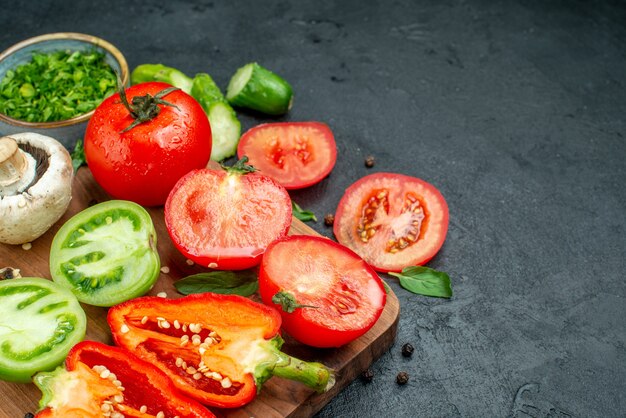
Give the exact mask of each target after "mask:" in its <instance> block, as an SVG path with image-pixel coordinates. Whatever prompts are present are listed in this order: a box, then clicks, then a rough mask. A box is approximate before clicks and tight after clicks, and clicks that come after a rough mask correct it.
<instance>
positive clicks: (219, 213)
mask: <svg viewBox="0 0 626 418" xmlns="http://www.w3.org/2000/svg"><path fill="white" fill-rule="evenodd" d="M165 222H166V225H167V229H168V232H169V234H170V237H171V238H172V241H173V242H174V244H175V245H176V247H177V248H178V249H179V250H180V251H181V252H182V253H183V254H184V255H186V256H187V257H188V258H189V259H191V260H193V261H194V262H196V263H198V264H200V265H203V266H207V267H209V268H214V269H220V270H241V269H246V268H249V267H252V266H255V265H257V264H258V263H259V262H260V261H261V256H262V254H263V252H264V251H265V248H266V247H267V246H268V245H269V244H270V243H271V242H272V241H274V240H275V239H277V238H280V237H283V236H285V235H286V234H287V231H288V230H289V226H290V225H291V200H290V197H289V194H288V193H287V191H286V190H285V189H284V188H283V187H282V186H281V185H280V184H278V183H277V182H276V181H275V180H273V179H271V178H269V177H267V176H263V175H260V174H257V173H250V174H245V175H240V174H229V173H227V172H226V171H223V170H210V169H203V170H195V171H193V172H191V173H189V174H187V175H186V176H185V177H183V178H182V179H181V180H180V181H179V182H178V183H177V184H176V186H175V187H174V189H173V190H172V193H171V194H170V196H169V198H168V200H167V203H166V204H165Z"/></svg>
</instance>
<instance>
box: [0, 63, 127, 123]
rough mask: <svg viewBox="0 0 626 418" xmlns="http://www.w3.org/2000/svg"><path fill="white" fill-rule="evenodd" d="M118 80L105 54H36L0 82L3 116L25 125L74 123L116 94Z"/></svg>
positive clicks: (0, 108)
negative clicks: (66, 121) (57, 122)
mask: <svg viewBox="0 0 626 418" xmlns="http://www.w3.org/2000/svg"><path fill="white" fill-rule="evenodd" d="M116 80H117V75H116V73H115V71H114V70H113V69H112V68H111V66H110V65H108V64H107V63H106V62H105V60H104V54H103V53H100V52H97V51H74V52H72V51H55V52H51V53H39V52H35V53H33V56H32V60H31V61H30V62H28V63H26V64H22V65H19V66H17V67H16V68H14V69H12V70H9V71H7V72H6V74H5V76H4V78H3V79H2V81H0V113H3V114H5V115H7V116H9V117H11V118H13V119H18V120H22V121H26V122H53V121H59V120H66V119H71V118H73V117H75V116H78V115H81V114H83V113H87V112H90V111H91V110H93V109H95V108H96V107H97V106H98V105H99V104H100V103H101V102H102V100H104V99H105V98H106V97H108V96H110V95H111V94H113V93H115V91H116Z"/></svg>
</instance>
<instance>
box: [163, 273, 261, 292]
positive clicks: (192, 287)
mask: <svg viewBox="0 0 626 418" xmlns="http://www.w3.org/2000/svg"><path fill="white" fill-rule="evenodd" d="M174 286H175V287H176V290H178V292H179V293H182V294H183V295H190V294H192V293H205V292H212V293H221V294H223V295H239V296H250V295H253V294H254V293H255V292H256V291H257V290H258V289H259V281H258V279H257V275H256V273H255V272H254V270H242V271H237V272H234V271H212V272H208V273H198V274H193V275H191V276H187V277H185V278H183V279H180V280H178V281H176V282H175V283H174Z"/></svg>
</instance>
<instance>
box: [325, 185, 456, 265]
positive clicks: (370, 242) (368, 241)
mask: <svg viewBox="0 0 626 418" xmlns="http://www.w3.org/2000/svg"><path fill="white" fill-rule="evenodd" d="M333 230H334V233H335V237H336V238H337V241H339V242H340V243H342V244H343V245H345V246H346V247H349V248H351V249H352V250H353V251H354V252H356V253H357V254H359V255H360V256H361V257H363V259H364V260H365V261H367V262H368V263H369V264H370V265H371V266H372V267H374V269H376V270H377V271H381V272H389V271H394V272H399V271H401V270H402V269H403V268H404V267H407V266H415V265H423V264H425V263H427V262H428V261H429V260H430V259H432V258H433V257H434V256H435V254H437V252H438V251H439V249H440V248H441V246H442V245H443V242H444V241H445V239H446V233H447V231H448V205H447V204H446V201H445V199H444V198H443V196H442V195H441V193H440V192H439V191H438V190H437V189H436V188H435V187H434V186H433V185H431V184H429V183H427V182H425V181H424V180H421V179H418V178H415V177H410V176H405V175H402V174H392V173H376V174H371V175H369V176H366V177H363V178H362V179H360V180H358V181H357V182H355V183H354V184H352V185H351V186H350V187H348V188H347V189H346V192H345V194H344V195H343V197H342V198H341V200H340V201H339V206H338V208H337V212H336V213H335V223H334V227H333Z"/></svg>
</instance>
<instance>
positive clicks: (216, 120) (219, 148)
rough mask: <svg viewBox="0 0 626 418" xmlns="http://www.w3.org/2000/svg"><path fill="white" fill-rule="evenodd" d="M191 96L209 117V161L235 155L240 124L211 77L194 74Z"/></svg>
mask: <svg viewBox="0 0 626 418" xmlns="http://www.w3.org/2000/svg"><path fill="white" fill-rule="evenodd" d="M191 96H193V98H194V99H196V100H197V101H198V103H200V105H201V106H202V108H203V109H204V111H205V112H206V114H207V116H208V117H209V123H210V124H211V133H212V134H213V149H212V150H211V160H212V161H222V160H223V159H225V158H228V157H232V156H233V155H235V153H236V152H237V144H238V143H239V136H240V135H241V123H239V120H238V119H237V114H236V113H235V111H234V110H233V108H232V107H230V105H229V104H228V102H227V101H226V100H225V99H224V96H223V95H222V92H221V91H220V89H219V87H217V85H216V84H215V82H214V81H213V79H212V78H211V76H209V75H208V74H206V73H200V74H196V76H195V77H194V79H193V83H192V86H191Z"/></svg>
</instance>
